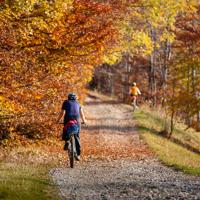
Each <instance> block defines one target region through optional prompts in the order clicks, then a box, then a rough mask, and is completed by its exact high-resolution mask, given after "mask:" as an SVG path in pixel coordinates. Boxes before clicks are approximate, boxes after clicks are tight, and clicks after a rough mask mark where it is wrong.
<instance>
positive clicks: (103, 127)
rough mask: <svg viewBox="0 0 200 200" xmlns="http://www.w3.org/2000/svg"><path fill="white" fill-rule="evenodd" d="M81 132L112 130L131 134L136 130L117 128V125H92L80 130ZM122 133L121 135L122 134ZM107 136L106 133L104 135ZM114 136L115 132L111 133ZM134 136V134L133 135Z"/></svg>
mask: <svg viewBox="0 0 200 200" xmlns="http://www.w3.org/2000/svg"><path fill="white" fill-rule="evenodd" d="M82 129H83V130H88V131H99V130H112V131H117V132H118V131H119V132H123V133H124V132H128V134H133V133H134V130H135V129H136V128H135V126H117V125H111V126H109V125H92V126H87V127H84V128H82ZM123 133H122V134H123ZM106 134H107V133H106ZM113 134H115V132H113ZM135 134H136V133H135Z"/></svg>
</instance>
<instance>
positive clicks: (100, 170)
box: [50, 94, 200, 200]
mask: <svg viewBox="0 0 200 200" xmlns="http://www.w3.org/2000/svg"><path fill="white" fill-rule="evenodd" d="M86 102H87V103H86V106H85V110H86V113H87V118H88V119H89V120H88V121H89V123H88V127H83V130H82V132H81V144H82V148H83V153H82V159H83V160H82V161H81V162H80V163H76V166H75V168H74V169H70V168H69V167H68V166H63V167H62V168H55V169H52V170H51V172H50V174H51V176H52V177H53V180H54V183H55V184H56V185H57V186H58V188H59V189H60V196H61V199H69V200H73V199H78V200H79V199H80V200H84V199H88V200H90V199H92V200H107V199H108V200H111V199H138V200H140V199H174V200H177V199H180V200H185V199H188V200H190V199H195V200H200V177H195V176H189V175H185V174H183V173H182V172H178V171H175V170H173V169H171V168H167V167H165V166H163V165H162V164H161V163H160V162H158V161H157V160H156V159H155V158H154V156H153V154H152V153H151V152H150V151H149V150H148V148H147V147H146V145H145V144H144V143H143V142H142V141H141V140H140V138H139V135H138V133H137V130H136V128H135V122H134V120H133V119H132V112H131V108H130V106H127V105H123V104H119V103H117V102H113V101H112V100H110V99H105V97H102V96H100V95H94V94H92V95H89V97H88V99H87V101H86Z"/></svg>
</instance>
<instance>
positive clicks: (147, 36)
mask: <svg viewBox="0 0 200 200" xmlns="http://www.w3.org/2000/svg"><path fill="white" fill-rule="evenodd" d="M125 16H126V18H125V19H124V21H123V23H122V27H123V28H122V30H124V27H126V29H125V30H126V31H121V34H122V37H121V38H122V42H121V44H123V45H122V46H123V52H124V54H123V55H124V56H123V59H122V60H121V59H119V62H118V64H115V65H113V66H111V69H113V70H112V74H111V75H110V77H115V76H116V77H120V78H117V83H116V86H115V88H127V87H128V86H129V85H130V83H131V82H132V81H136V82H138V85H139V86H140V87H142V88H141V90H142V91H143V95H144V96H143V97H145V99H147V100H149V101H150V102H151V104H152V105H154V106H156V105H157V104H162V105H165V107H166V108H167V110H168V113H170V116H171V119H172V120H171V122H172V123H171V131H170V132H172V131H173V123H174V118H175V117H176V116H177V115H178V116H179V117H180V118H181V119H184V121H185V122H186V123H187V124H188V125H189V126H193V127H196V128H197V129H198V127H199V125H197V124H199V110H200V109H199V103H200V99H199V93H200V88H199V86H200V84H199V70H200V67H199V59H198V57H197V56H198V55H199V52H198V51H199V47H198V46H199V23H198V22H199V5H198V2H197V1H195V0H194V1H193V0H191V1H185V0H180V1H176V2H175V1H173V0H171V1H157V0H156V1H155V0H150V1H146V0H142V1H138V2H137V7H134V6H133V7H131V8H129V13H128V14H127V13H126V15H125ZM127 16H128V17H127ZM127 27H128V28H127ZM138 38H140V40H138ZM141 41H142V42H141ZM108 64H109V63H108ZM103 66H105V65H103ZM103 68H104V67H103ZM103 68H102V69H101V68H99V69H97V70H96V77H97V78H96V80H97V79H98V77H99V76H100V75H101V71H102V70H104V74H105V69H103ZM106 69H109V67H106ZM126 69H127V70H126ZM110 71H111V70H109V73H110ZM101 76H102V75H101ZM98 80H99V79H98ZM124 80H126V81H124ZM125 82H126V83H125ZM112 85H113V84H112ZM117 85H118V86H117ZM112 91H113V89H112ZM114 91H117V92H116V93H115V94H116V95H118V96H119V97H120V98H122V99H127V97H128V89H122V90H121V91H119V89H118V90H117V89H114ZM195 124H196V125H195Z"/></svg>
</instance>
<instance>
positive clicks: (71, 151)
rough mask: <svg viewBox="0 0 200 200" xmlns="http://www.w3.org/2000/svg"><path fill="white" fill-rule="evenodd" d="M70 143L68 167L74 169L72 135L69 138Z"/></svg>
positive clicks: (73, 139)
mask: <svg viewBox="0 0 200 200" xmlns="http://www.w3.org/2000/svg"><path fill="white" fill-rule="evenodd" d="M70 143H71V145H70V146H71V147H70V155H69V160H70V167H71V168H74V161H75V151H74V148H75V138H74V135H72V136H71V138H70Z"/></svg>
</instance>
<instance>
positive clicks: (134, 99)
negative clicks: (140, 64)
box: [129, 82, 141, 108]
mask: <svg viewBox="0 0 200 200" xmlns="http://www.w3.org/2000/svg"><path fill="white" fill-rule="evenodd" d="M129 95H130V96H131V101H132V105H133V106H134V107H135V108H138V106H137V96H138V95H141V92H140V90H139V88H138V87H137V86H136V83H135V82H133V83H132V85H131V88H130V91H129Z"/></svg>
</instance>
